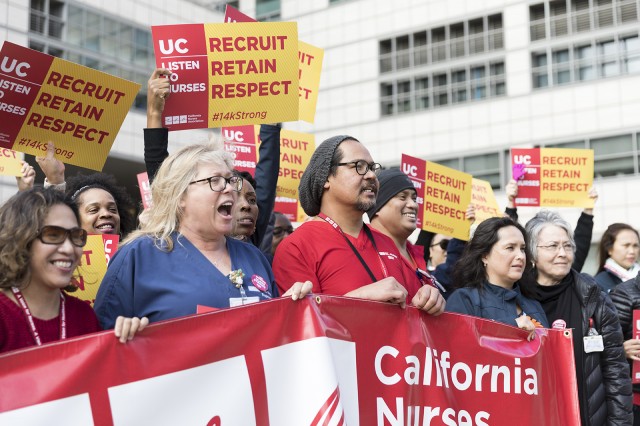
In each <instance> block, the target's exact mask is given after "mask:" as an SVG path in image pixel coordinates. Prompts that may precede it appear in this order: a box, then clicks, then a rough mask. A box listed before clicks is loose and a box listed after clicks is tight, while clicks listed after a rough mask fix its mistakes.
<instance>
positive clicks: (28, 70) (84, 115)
mask: <svg viewBox="0 0 640 426" xmlns="http://www.w3.org/2000/svg"><path fill="white" fill-rule="evenodd" d="M0 64H1V66H0V122H1V123H3V126H2V129H0V147H4V148H11V149H13V150H16V151H21V152H25V153H27V154H32V155H36V156H41V155H44V154H45V153H46V151H47V141H50V140H51V141H54V142H55V145H56V158H58V159H59V160H60V161H62V162H63V163H68V164H74V165H76V166H81V167H86V168H89V169H93V170H102V167H103V166H104V163H105V161H106V159H107V155H108V154H109V151H110V150H111V146H112V145H113V142H114V140H115V138H116V135H117V133H118V131H119V130H120V126H121V125H122V122H123V121H124V118H125V116H126V115H127V113H128V112H129V108H130V107H131V104H132V103H133V101H134V100H135V96H136V94H137V93H138V91H139V89H140V85H139V84H136V83H132V82H130V81H127V80H123V79H121V78H117V77H114V76H112V75H109V74H105V73H103V72H100V71H96V70H94V69H91V68H87V67H84V66H82V65H78V64H74V63H72V62H69V61H65V60H63V59H60V58H54V57H53V56H49V55H46V54H44V53H41V52H37V51H35V50H31V49H27V48H26V47H22V46H18V45H17V44H13V43H10V42H8V41H6V42H5V43H4V45H3V46H2V50H1V51H0Z"/></svg>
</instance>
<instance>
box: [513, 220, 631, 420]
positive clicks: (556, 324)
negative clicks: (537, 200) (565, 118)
mask: <svg viewBox="0 0 640 426" xmlns="http://www.w3.org/2000/svg"><path fill="white" fill-rule="evenodd" d="M526 229H527V234H528V236H529V240H530V242H531V247H532V254H533V265H534V268H533V269H532V270H531V271H530V273H528V274H526V276H525V277H524V278H523V282H524V285H525V288H527V289H528V290H529V291H531V292H532V293H533V295H534V298H535V299H536V300H538V301H539V302H540V304H541V305H542V308H543V309H544V311H545V313H546V315H547V319H548V320H549V323H551V324H552V327H553V328H556V329H564V328H567V329H569V328H571V329H573V350H574V359H575V366H576V379H577V384H578V399H579V403H580V418H581V420H582V424H583V425H586V424H589V425H605V424H608V425H613V424H616V425H623V424H625V425H630V424H632V415H631V380H630V376H629V366H628V364H627V362H626V361H625V354H624V349H623V346H622V343H623V338H622V330H621V328H620V323H619V322H618V316H617V314H616V310H615V308H614V307H613V304H612V303H611V301H610V300H609V298H608V297H607V296H605V295H604V294H603V293H602V292H601V291H600V288H599V287H598V286H597V285H596V283H595V281H594V280H593V278H591V277H590V276H588V275H585V274H580V273H578V272H576V271H575V270H574V269H572V268H571V264H572V262H573V258H574V253H575V248H576V246H575V242H574V240H573V233H572V231H571V226H570V225H569V224H568V223H567V222H566V221H565V220H564V219H562V218H561V217H560V216H559V215H558V214H556V213H553V212H550V211H545V210H543V211H541V212H539V213H538V214H536V215H535V216H534V217H533V218H532V219H531V220H530V221H529V222H527V226H526Z"/></svg>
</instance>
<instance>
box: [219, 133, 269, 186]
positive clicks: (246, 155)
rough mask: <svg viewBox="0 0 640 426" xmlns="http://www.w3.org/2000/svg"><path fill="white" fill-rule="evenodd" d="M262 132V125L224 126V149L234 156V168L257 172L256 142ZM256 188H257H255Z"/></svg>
mask: <svg viewBox="0 0 640 426" xmlns="http://www.w3.org/2000/svg"><path fill="white" fill-rule="evenodd" d="M259 133H260V126H235V127H223V128H222V138H223V139H224V149H225V150H226V151H227V152H229V153H231V155H232V156H233V168H234V169H236V170H240V171H244V172H249V174H251V176H255V174H256V164H257V162H258V148H257V146H256V142H257V140H258V135H259ZM254 189H255V188H254Z"/></svg>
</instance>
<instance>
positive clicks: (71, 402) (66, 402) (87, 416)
mask: <svg viewBox="0 0 640 426" xmlns="http://www.w3.org/2000/svg"><path fill="white" fill-rule="evenodd" d="M14 391H17V392H19V391H20V390H19V389H14ZM5 392H6V389H5ZM52 420H55V421H52ZM53 423H55V424H59V425H65V426H87V425H92V424H93V416H92V415H91V404H90V403H89V395H88V394H86V393H85V394H82V395H77V396H71V397H69V398H63V399H58V400H56V401H49V402H45V403H42V404H37V405H31V406H29V407H25V408H20V409H18V410H13V411H7V412H5V413H0V425H20V426H31V425H33V426H39V425H48V424H53Z"/></svg>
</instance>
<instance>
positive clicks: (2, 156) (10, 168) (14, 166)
mask: <svg viewBox="0 0 640 426" xmlns="http://www.w3.org/2000/svg"><path fill="white" fill-rule="evenodd" d="M21 170H22V154H21V153H19V152H16V151H13V150H11V149H9V148H0V175H5V176H22V172H21Z"/></svg>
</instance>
